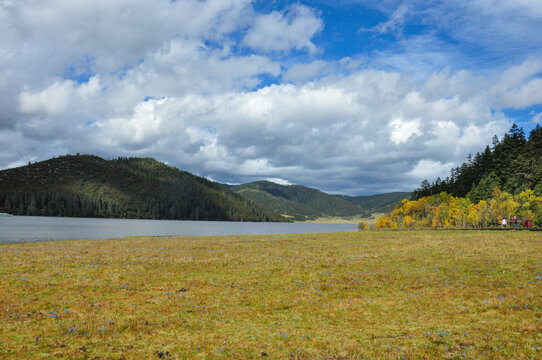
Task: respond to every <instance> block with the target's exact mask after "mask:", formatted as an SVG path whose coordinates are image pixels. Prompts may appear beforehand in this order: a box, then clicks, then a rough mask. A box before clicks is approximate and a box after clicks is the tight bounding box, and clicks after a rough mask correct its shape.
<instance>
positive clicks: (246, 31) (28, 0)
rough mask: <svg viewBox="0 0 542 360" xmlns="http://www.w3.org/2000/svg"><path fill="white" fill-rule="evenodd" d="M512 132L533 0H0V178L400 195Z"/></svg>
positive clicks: (529, 122) (539, 87)
mask: <svg viewBox="0 0 542 360" xmlns="http://www.w3.org/2000/svg"><path fill="white" fill-rule="evenodd" d="M513 122H516V123H518V124H519V125H520V126H522V127H523V128H524V129H525V130H526V133H527V134H528V133H529V131H530V130H531V129H532V128H533V127H534V126H536V124H540V123H541V122H542V1H540V0H450V1H438V0H403V1H401V0H382V1H373V0H343V1H336V0H313V1H287V0H275V1H272V0H177V1H174V0H152V1H151V0H141V1H136V0H115V1H111V0H93V1H87V0H84V1H83V0H0V144H1V145H2V151H0V168H1V169H4V168H10V167H14V166H19V165H23V164H26V163H28V161H32V162H34V161H39V160H44V159H48V158H50V157H52V156H54V155H62V154H67V153H71V154H74V153H78V152H79V153H91V154H97V155H100V156H103V157H106V158H113V157H117V156H150V157H154V158H156V159H158V160H161V161H165V162H167V163H168V164H170V165H173V166H176V167H179V168H181V169H183V170H187V171H190V172H193V173H195V174H198V175H201V176H205V177H208V178H210V179H213V180H216V181H221V182H228V183H241V182H247V181H252V180H258V179H274V180H275V181H277V182H281V183H297V184H303V185H308V186H312V187H316V188H318V189H321V190H324V191H328V192H333V193H344V194H352V195H362V194H375V193H382V192H388V191H400V190H407V191H408V190H412V189H413V188H415V187H417V186H418V185H419V183H420V182H421V181H422V180H423V179H426V178H427V179H429V180H430V181H433V180H434V179H435V178H436V177H437V176H441V177H445V176H447V175H448V174H449V170H450V167H451V166H457V165H459V164H460V163H462V162H463V161H464V160H465V158H466V156H467V154H468V153H473V154H474V153H476V152H477V151H482V150H483V148H484V147H485V146H486V145H487V144H490V143H491V138H492V137H493V135H498V136H502V135H503V134H504V133H505V132H506V131H507V130H508V129H509V128H510V126H511V124H512V123H513Z"/></svg>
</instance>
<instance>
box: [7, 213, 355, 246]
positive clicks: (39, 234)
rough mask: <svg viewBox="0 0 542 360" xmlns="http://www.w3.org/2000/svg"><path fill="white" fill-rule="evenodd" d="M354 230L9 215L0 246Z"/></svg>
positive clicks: (336, 226) (352, 227) (345, 226)
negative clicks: (23, 243) (95, 240)
mask: <svg viewBox="0 0 542 360" xmlns="http://www.w3.org/2000/svg"><path fill="white" fill-rule="evenodd" d="M356 228H357V226H356V225H352V224H311V223H246V222H226V221H173V220H127V219H91V218H61V217H39V216H12V217H0V243H6V242H25V241H52V240H78V239H106V238H107V239H111V238H122V237H126V236H220V235H257V234H262V235H263V234H293V233H325V232H341V231H354V230H356Z"/></svg>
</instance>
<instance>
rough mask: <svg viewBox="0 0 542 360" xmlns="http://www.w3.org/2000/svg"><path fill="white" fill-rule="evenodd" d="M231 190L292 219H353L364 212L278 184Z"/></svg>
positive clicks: (297, 187)
mask: <svg viewBox="0 0 542 360" xmlns="http://www.w3.org/2000/svg"><path fill="white" fill-rule="evenodd" d="M231 189H232V190H233V191H235V192H237V193H238V194H239V195H242V196H244V197H245V198H247V199H250V200H251V201H253V202H255V203H257V204H259V205H261V206H265V207H267V208H268V209H269V210H272V211H274V212H276V213H278V214H283V215H288V216H291V217H293V219H294V220H307V219H315V218H318V217H324V216H354V215H359V214H362V213H364V211H363V209H361V208H360V207H359V206H358V205H356V204H353V203H351V202H349V201H346V200H344V199H341V198H339V197H336V196H333V195H329V194H326V193H324V192H322V191H319V190H316V189H312V188H309V187H306V186H301V185H279V184H275V183H273V182H270V181H255V182H251V183H247V184H242V185H236V186H232V187H231Z"/></svg>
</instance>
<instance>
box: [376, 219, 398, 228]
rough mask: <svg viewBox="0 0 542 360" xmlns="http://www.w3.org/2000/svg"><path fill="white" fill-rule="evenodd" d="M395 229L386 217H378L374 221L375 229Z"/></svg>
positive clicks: (394, 225)
mask: <svg viewBox="0 0 542 360" xmlns="http://www.w3.org/2000/svg"><path fill="white" fill-rule="evenodd" d="M395 227H397V225H396V224H394V223H393V222H392V221H391V219H390V218H389V217H388V216H380V217H379V218H378V219H376V223H375V229H392V228H395Z"/></svg>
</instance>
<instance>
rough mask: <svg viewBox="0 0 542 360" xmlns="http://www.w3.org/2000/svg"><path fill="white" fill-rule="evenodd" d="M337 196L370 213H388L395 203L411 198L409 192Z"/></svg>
mask: <svg viewBox="0 0 542 360" xmlns="http://www.w3.org/2000/svg"><path fill="white" fill-rule="evenodd" d="M336 196H337V197H339V198H341V199H343V200H346V201H349V202H351V203H353V204H356V205H357V206H359V207H360V208H362V209H364V210H365V211H366V212H368V213H371V214H373V213H388V212H390V211H391V210H393V209H394V208H395V205H397V204H398V203H400V202H401V201H402V200H403V199H410V193H408V192H391V193H386V194H377V195H371V196H346V195H336Z"/></svg>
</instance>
